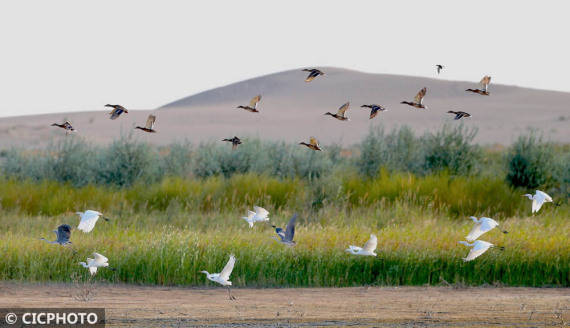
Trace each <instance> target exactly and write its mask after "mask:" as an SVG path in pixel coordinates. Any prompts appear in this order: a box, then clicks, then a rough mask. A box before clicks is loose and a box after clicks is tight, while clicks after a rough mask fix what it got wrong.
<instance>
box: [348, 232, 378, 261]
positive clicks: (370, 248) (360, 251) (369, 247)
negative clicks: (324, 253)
mask: <svg viewBox="0 0 570 328" xmlns="http://www.w3.org/2000/svg"><path fill="white" fill-rule="evenodd" d="M377 245H378V238H376V235H374V234H371V235H370V239H368V241H367V242H366V244H364V246H363V247H358V246H353V245H350V246H348V248H347V249H346V250H345V251H346V252H348V253H350V254H354V255H363V256H376V255H377V254H376V253H374V251H375V250H376V246H377Z"/></svg>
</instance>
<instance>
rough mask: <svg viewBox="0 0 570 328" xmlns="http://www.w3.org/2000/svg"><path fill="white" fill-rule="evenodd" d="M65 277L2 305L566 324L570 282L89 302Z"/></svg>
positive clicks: (0, 290)
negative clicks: (539, 286) (562, 284)
mask: <svg viewBox="0 0 570 328" xmlns="http://www.w3.org/2000/svg"><path fill="white" fill-rule="evenodd" d="M81 290H82V289H81V288H77V287H74V286H73V285H64V284H48V285H45V284H42V285H37V284H18V283H0V307H14V306H16V307H46V306H47V307H105V308H106V309H107V322H108V325H107V326H108V327H142V326H149V327H188V326H191V327H197V326H198V327H225V326H229V327H238V326H240V327H241V326H249V327H251V326H260V327H279V326H286V327H289V326H293V327H295V326H304V327H305V326H307V327H315V326H333V325H338V326H349V325H350V326H365V327H368V326H370V327H378V326H389V327H393V326H400V325H407V326H448V327H456V326H463V327H472V326H479V327H480V326H483V327H485V326H494V327H502V326H506V325H508V326H529V327H530V326H533V327H534V326H537V325H539V326H545V325H546V326H563V325H566V326H567V325H568V323H570V312H569V309H570V289H568V288H557V289H554V288H552V289H550V288H549V289H536V288H466V289H453V288H447V287H398V288H388V287H386V288H294V289H293V288H291V289H235V290H234V295H235V296H236V297H237V298H238V299H237V301H229V300H228V299H227V292H226V290H225V289H223V288H211V289H204V288H200V289H197V288H165V287H136V286H125V285H97V286H96V291H95V295H94V296H93V297H92V299H91V300H90V301H88V302H84V301H78V300H76V299H75V296H77V295H78V293H79V292H80V291H81Z"/></svg>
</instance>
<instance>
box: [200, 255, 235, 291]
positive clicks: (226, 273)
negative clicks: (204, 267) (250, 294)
mask: <svg viewBox="0 0 570 328" xmlns="http://www.w3.org/2000/svg"><path fill="white" fill-rule="evenodd" d="M235 264H236V257H235V256H234V255H233V254H231V255H230V259H229V260H228V263H226V266H225V267H224V269H223V270H222V272H220V273H209V272H208V271H200V272H201V273H203V274H205V275H206V278H208V280H211V281H213V282H217V283H218V284H220V285H222V286H226V287H227V288H228V297H229V299H230V300H232V301H233V300H235V299H236V298H235V297H234V296H233V295H232V292H231V290H230V286H231V285H232V282H231V281H229V279H230V274H232V270H233V269H234V265H235Z"/></svg>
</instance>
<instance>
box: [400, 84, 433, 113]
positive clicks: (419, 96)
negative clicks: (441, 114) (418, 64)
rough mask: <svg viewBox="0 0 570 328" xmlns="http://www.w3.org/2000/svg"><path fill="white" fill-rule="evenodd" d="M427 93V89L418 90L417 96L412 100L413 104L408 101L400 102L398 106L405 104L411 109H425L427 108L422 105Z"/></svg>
mask: <svg viewBox="0 0 570 328" xmlns="http://www.w3.org/2000/svg"><path fill="white" fill-rule="evenodd" d="M426 93H427V88H426V87H424V88H423V89H421V90H420V92H418V94H417V95H416V97H415V98H414V101H413V102H410V101H402V102H401V103H400V104H406V105H410V106H412V107H416V108H425V109H427V106H426V105H424V104H423V102H424V97H425V96H426Z"/></svg>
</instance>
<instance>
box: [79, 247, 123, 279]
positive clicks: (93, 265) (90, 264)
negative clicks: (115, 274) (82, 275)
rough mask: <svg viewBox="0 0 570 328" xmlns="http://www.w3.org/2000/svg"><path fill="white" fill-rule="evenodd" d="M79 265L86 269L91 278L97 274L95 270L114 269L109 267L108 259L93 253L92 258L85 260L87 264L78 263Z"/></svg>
mask: <svg viewBox="0 0 570 328" xmlns="http://www.w3.org/2000/svg"><path fill="white" fill-rule="evenodd" d="M79 264H80V265H82V266H83V267H84V268H88V269H89V273H91V275H92V276H93V275H95V274H96V273H97V268H109V269H110V270H113V271H115V269H114V268H111V267H109V259H108V258H106V257H105V256H103V255H101V254H99V253H93V258H87V263H85V262H79Z"/></svg>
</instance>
